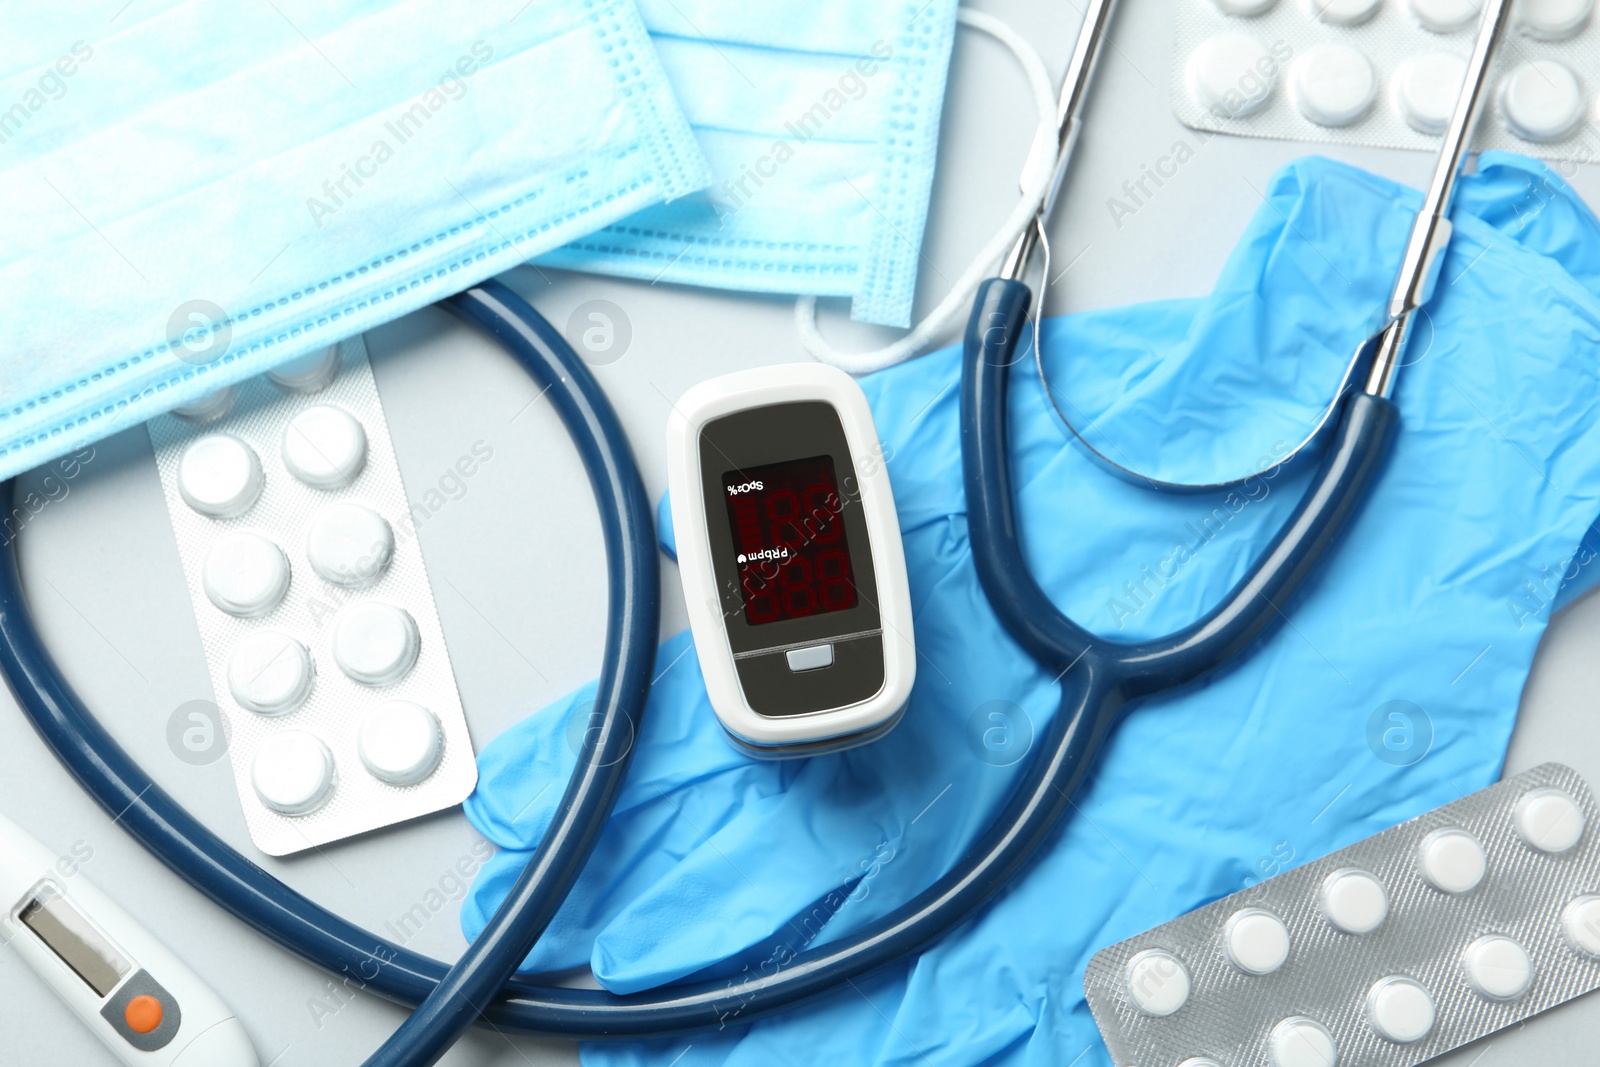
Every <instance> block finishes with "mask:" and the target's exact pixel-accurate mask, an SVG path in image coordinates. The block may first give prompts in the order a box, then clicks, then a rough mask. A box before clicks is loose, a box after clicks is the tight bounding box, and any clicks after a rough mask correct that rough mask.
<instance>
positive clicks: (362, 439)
mask: <svg viewBox="0 0 1600 1067" xmlns="http://www.w3.org/2000/svg"><path fill="white" fill-rule="evenodd" d="M366 464H367V431H365V430H363V429H362V428H361V423H359V422H357V421H356V417H355V416H354V415H352V414H350V413H349V412H348V411H346V410H345V409H344V408H337V407H334V406H333V405H331V404H318V405H317V406H316V407H310V408H306V409H305V410H304V411H302V412H301V413H300V414H298V415H296V416H295V417H294V418H293V420H291V421H290V423H289V426H288V428H287V429H286V430H284V431H283V465H284V466H286V467H288V468H289V473H290V474H292V475H294V476H295V477H296V478H298V479H299V480H300V481H302V482H304V483H305V484H306V485H309V486H311V488H313V489H343V488H345V487H347V486H349V485H350V484H351V483H352V482H354V481H355V480H356V475H358V474H360V473H361V468H362V467H364V466H366Z"/></svg>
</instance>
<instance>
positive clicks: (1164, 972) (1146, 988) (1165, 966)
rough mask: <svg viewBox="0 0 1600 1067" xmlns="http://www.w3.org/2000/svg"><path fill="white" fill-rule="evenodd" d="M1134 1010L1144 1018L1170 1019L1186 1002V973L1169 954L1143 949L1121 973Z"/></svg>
mask: <svg viewBox="0 0 1600 1067" xmlns="http://www.w3.org/2000/svg"><path fill="white" fill-rule="evenodd" d="M1124 978H1125V979H1126V981H1127V985H1128V996H1129V997H1130V998H1131V999H1132V1000H1133V1006H1134V1007H1136V1008H1138V1009H1139V1010H1140V1011H1142V1012H1144V1013H1145V1014H1146V1015H1154V1016H1157V1017H1160V1016H1164V1015H1171V1014H1172V1013H1173V1012H1175V1011H1177V1010H1178V1009H1179V1008H1181V1007H1183V1006H1184V1005H1185V1004H1187V1003H1188V1002H1189V970H1188V968H1187V967H1185V966H1184V965H1183V963H1182V961H1180V960H1179V959H1178V957H1176V956H1174V955H1173V954H1172V953H1170V952H1163V951H1162V950H1161V949H1158V948H1152V949H1146V950H1145V951H1143V952H1141V953H1139V954H1138V955H1137V956H1135V957H1133V959H1131V960H1129V961H1128V966H1127V969H1126V971H1125V972H1124Z"/></svg>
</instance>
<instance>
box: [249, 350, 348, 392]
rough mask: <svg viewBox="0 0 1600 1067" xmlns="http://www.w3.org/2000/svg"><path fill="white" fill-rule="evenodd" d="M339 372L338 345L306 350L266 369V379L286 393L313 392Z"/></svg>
mask: <svg viewBox="0 0 1600 1067" xmlns="http://www.w3.org/2000/svg"><path fill="white" fill-rule="evenodd" d="M338 373H339V346H338V345H329V346H328V347H327V348H324V349H322V350H321V351H317V352H308V353H307V354H305V355H303V356H298V357H296V358H294V359H291V360H289V361H288V362H286V363H280V364H278V365H277V366H276V367H273V368H272V369H271V370H269V371H267V379H268V380H269V381H270V382H272V384H273V385H276V386H277V387H278V388H279V389H282V390H283V391H284V392H286V393H315V392H318V391H319V390H321V389H323V388H324V387H325V386H326V385H327V384H328V383H329V382H331V381H333V376H334V375H336V374H338Z"/></svg>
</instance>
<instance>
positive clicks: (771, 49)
mask: <svg viewBox="0 0 1600 1067" xmlns="http://www.w3.org/2000/svg"><path fill="white" fill-rule="evenodd" d="M640 9H641V11H642V12H643V15H644V20H645V23H646V25H648V26H649V28H650V34H651V37H652V39H653V40H654V42H655V46H656V49H657V51H658V52H659V53H660V56H661V61H662V63H663V65H665V67H666V69H667V76H668V78H669V79H670V81H671V82H672V87H673V89H674V90H675V92H676V93H677V96H678V100H679V102H680V103H681V104H682V105H683V108H684V111H685V112H686V113H687V115H688V117H689V121H690V122H691V123H692V124H693V126H694V131H695V137H696V139H697V140H698V141H699V143H700V145H701V147H702V148H703V149H704V150H705V154H706V157H707V159H709V160H710V162H711V167H712V171H713V173H714V178H715V180H714V181H713V182H712V184H711V185H710V186H709V187H708V188H706V189H704V190H702V191H700V192H697V193H695V194H693V195H691V196H687V197H684V198H682V199H680V200H675V201H673V202H672V203H669V204H663V205H660V206H657V207H651V208H648V209H646V210H644V211H641V212H639V213H638V214H636V215H633V216H632V217H630V218H628V219H626V220H624V221H622V222H620V223H616V224H614V225H611V226H608V227H606V228H604V229H602V230H599V231H597V232H595V233H593V234H590V235H589V236H587V237H584V238H582V239H581V240H578V241H576V242H573V243H572V244H569V245H567V246H566V247H564V248H562V249H560V250H559V251H557V252H554V253H551V254H550V255H548V256H546V257H545V258H544V260H543V262H546V263H550V264H552V265H555V266H559V267H566V268H571V269H574V270H587V271H596V272H600V273H604V274H615V275H622V276H626V277H632V278H643V279H646V280H650V281H656V280H659V281H666V282H677V283H688V284H693V285H706V286H714V287H717V288H724V289H741V290H748V291H754V292H768V293H790V294H811V295H819V296H850V297H853V300H852V304H851V314H852V317H853V318H856V319H858V320H861V321H864V322H875V323H883V324H886V325H895V326H904V325H907V324H909V321H910V317H911V305H912V297H913V295H914V293H915V287H916V278H917V263H918V256H919V251H920V248H921V244H922V229H923V222H924V219H925V217H926V215H927V208H928V191H929V187H930V186H931V184H932V181H933V168H934V158H935V155H936V153H937V149H938V134H939V112H940V108H941V106H942V104H943V99H944V83H945V74H946V72H947V70H948V67H949V62H950V48H951V43H952V38H953V36H954V30H955V15H956V3H955V0H927V2H926V3H894V4H877V3H859V2H855V0H820V2H819V0H772V2H765V3H760V4H741V3H736V2H728V0H641V2H640Z"/></svg>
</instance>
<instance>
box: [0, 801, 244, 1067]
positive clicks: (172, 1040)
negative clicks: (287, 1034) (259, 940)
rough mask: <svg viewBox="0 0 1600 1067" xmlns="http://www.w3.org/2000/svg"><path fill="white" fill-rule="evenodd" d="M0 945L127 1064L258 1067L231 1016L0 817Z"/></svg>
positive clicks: (130, 921)
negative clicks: (8, 947) (31, 971)
mask: <svg viewBox="0 0 1600 1067" xmlns="http://www.w3.org/2000/svg"><path fill="white" fill-rule="evenodd" d="M0 909H3V910H0V942H4V943H6V944H9V945H10V946H11V948H12V949H14V950H15V951H16V953H17V955H19V956H21V957H22V959H23V961H24V962H26V963H27V965H28V967H29V968H31V969H32V970H33V972H34V974H36V975H38V977H39V978H40V979H41V980H42V981H44V982H45V984H47V985H49V986H50V987H51V988H52V989H54V990H55V991H56V993H57V995H59V996H60V997H61V999H62V1000H63V1001H65V1002H66V1003H67V1006H68V1007H70V1008H71V1009H72V1010H73V1012H74V1013H75V1014H76V1015H77V1016H78V1018H79V1019H81V1020H83V1024H84V1025H85V1026H87V1027H88V1028H89V1029H91V1030H93V1031H94V1032H95V1034H96V1036H98V1037H99V1038H100V1040H101V1041H102V1042H103V1043H104V1044H105V1046H106V1047H107V1048H108V1049H110V1050H111V1052H112V1053H113V1054H114V1055H116V1056H117V1058H118V1059H120V1060H121V1061H122V1062H123V1063H126V1064H130V1065H134V1067H141V1065H142V1067H258V1063H259V1061H258V1060H257V1059H256V1054H255V1050H254V1049H253V1048H252V1047H251V1045H250V1040H249V1038H248V1037H247V1036H246V1035H245V1032H244V1027H243V1026H241V1025H240V1024H239V1020H238V1019H236V1018H234V1015H233V1012H232V1011H231V1010H230V1009H229V1008H228V1006H227V1005H226V1004H224V1003H223V1002H222V1000H221V998H219V997H218V996H217V995H216V994H215V993H213V992H212V991H211V990H210V989H209V988H208V987H207V986H206V985H205V983H204V982H202V981H201V980H200V979H199V977H198V976H196V975H195V973H194V972H193V971H191V970H189V968H188V967H186V966H185V965H184V964H183V962H182V961H181V960H179V959H178V958H177V957H176V956H174V955H173V954H172V953H171V952H170V951H168V950H167V948H166V946H164V945H162V944H161V942H159V941H157V940H156V939H155V938H154V937H153V936H152V935H151V934H150V933H149V931H147V930H145V929H144V927H142V926H140V925H139V923H138V922H136V921H135V920H134V918H133V917H132V916H131V915H129V914H128V913H127V912H126V911H123V910H122V908H121V907H119V906H118V905H117V904H116V902H114V901H113V900H112V899H111V898H110V897H108V896H106V895H105V894H104V893H102V892H101V891H100V890H99V889H96V888H95V887H94V886H92V885H90V884H89V881H88V879H86V878H85V877H84V876H83V874H82V873H81V872H79V871H78V870H77V869H76V868H75V867H74V866H72V865H71V864H69V863H67V862H66V861H64V860H63V859H62V858H61V857H59V856H57V855H56V854H55V853H53V852H51V851H50V850H49V849H47V848H45V847H44V846H43V845H42V844H40V843H39V842H38V841H36V840H34V839H33V838H32V837H30V836H28V835H27V834H26V833H24V832H23V831H22V829H21V828H19V827H18V826H17V825H16V824H15V823H13V822H12V821H11V820H10V819H7V818H6V817H5V816H3V815H0Z"/></svg>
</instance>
